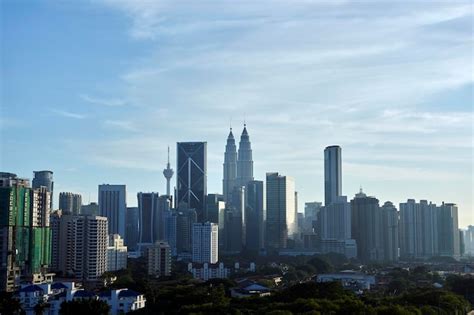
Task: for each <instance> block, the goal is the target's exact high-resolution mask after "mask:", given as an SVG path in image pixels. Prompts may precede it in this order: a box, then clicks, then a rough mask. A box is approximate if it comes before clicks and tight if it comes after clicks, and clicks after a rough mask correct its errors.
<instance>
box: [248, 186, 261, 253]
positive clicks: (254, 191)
mask: <svg viewBox="0 0 474 315" xmlns="http://www.w3.org/2000/svg"><path fill="white" fill-rule="evenodd" d="M245 198H246V208H245V212H246V215H245V218H246V221H247V223H246V225H245V227H246V229H247V231H246V233H245V236H246V239H247V240H246V242H245V243H246V246H247V249H249V250H252V251H254V252H258V251H260V250H261V249H263V248H264V246H265V244H264V238H263V237H264V235H265V234H264V225H265V211H264V206H263V204H264V200H263V181H260V180H254V181H250V182H249V183H248V184H247V189H246V190H245Z"/></svg>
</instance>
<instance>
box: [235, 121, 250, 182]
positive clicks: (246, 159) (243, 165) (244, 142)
mask: <svg viewBox="0 0 474 315" xmlns="http://www.w3.org/2000/svg"><path fill="white" fill-rule="evenodd" d="M252 180H253V160H252V145H251V143H250V138H249V134H248V132H247V125H246V124H244V130H242V134H241V135H240V142H239V151H238V155H237V178H236V181H237V185H238V186H246V185H247V183H248V182H250V181H252Z"/></svg>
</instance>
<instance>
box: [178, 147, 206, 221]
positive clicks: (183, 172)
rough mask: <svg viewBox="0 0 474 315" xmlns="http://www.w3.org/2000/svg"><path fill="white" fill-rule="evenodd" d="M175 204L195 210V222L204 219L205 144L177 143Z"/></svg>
mask: <svg viewBox="0 0 474 315" xmlns="http://www.w3.org/2000/svg"><path fill="white" fill-rule="evenodd" d="M176 150H177V167H176V169H177V177H176V193H177V196H176V197H177V199H176V204H177V205H180V204H183V203H185V204H186V206H187V207H188V208H189V209H195V210H196V214H197V220H198V221H199V222H202V220H203V219H204V210H205V198H206V195H207V142H178V143H177V148H176Z"/></svg>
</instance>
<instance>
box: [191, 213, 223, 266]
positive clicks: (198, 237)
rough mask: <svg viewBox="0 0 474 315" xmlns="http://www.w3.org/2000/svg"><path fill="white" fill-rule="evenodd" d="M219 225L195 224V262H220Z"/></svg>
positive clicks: (208, 223) (209, 223)
mask: <svg viewBox="0 0 474 315" xmlns="http://www.w3.org/2000/svg"><path fill="white" fill-rule="evenodd" d="M218 235H219V230H218V227H217V224H215V223H211V222H206V223H194V224H193V238H192V239H193V258H192V260H193V262H197V263H211V264H215V263H216V262H217V261H218V260H219V253H218V244H219V239H218Z"/></svg>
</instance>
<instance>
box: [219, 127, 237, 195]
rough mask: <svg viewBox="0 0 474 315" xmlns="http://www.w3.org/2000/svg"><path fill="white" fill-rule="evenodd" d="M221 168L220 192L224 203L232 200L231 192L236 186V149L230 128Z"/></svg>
mask: <svg viewBox="0 0 474 315" xmlns="http://www.w3.org/2000/svg"><path fill="white" fill-rule="evenodd" d="M223 168H224V179H223V180H222V191H223V194H224V201H225V202H229V201H230V200H231V199H232V197H231V194H232V191H233V190H234V187H235V185H236V184H237V183H236V179H237V148H236V146H235V139H234V135H233V133H232V128H230V132H229V136H228V137H227V144H226V146H225V153H224V165H223Z"/></svg>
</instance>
